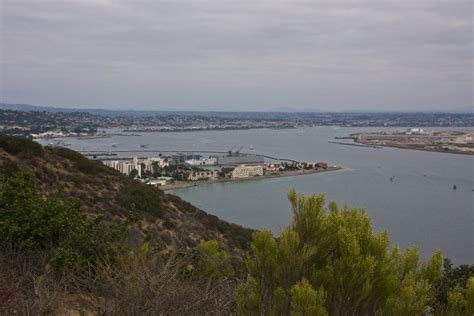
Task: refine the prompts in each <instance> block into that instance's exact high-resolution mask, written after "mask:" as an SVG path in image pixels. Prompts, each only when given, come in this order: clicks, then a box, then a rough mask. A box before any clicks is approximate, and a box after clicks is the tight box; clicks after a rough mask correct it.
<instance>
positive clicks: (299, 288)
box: [237, 190, 442, 315]
mask: <svg viewBox="0 0 474 316" xmlns="http://www.w3.org/2000/svg"><path fill="white" fill-rule="evenodd" d="M289 200H290V202H291V205H292V208H293V214H294V218H293V221H292V223H291V224H290V226H289V227H287V228H285V229H284V230H283V231H282V232H281V234H280V237H279V239H278V240H276V239H275V238H274V237H273V235H272V233H271V232H270V231H260V232H255V233H254V235H253V241H252V244H251V252H250V253H249V254H248V255H247V257H246V266H247V269H248V278H247V281H246V282H244V283H243V284H242V285H241V286H240V287H239V289H238V296H237V304H238V310H239V312H240V313H241V314H244V315H273V314H275V313H277V314H279V315H289V314H292V315H306V314H308V315H310V314H311V315H313V314H315V315H321V314H324V313H325V312H327V313H328V314H329V315H375V314H384V315H419V314H422V313H424V312H427V311H428V310H429V309H430V304H431V302H432V299H433V297H434V284H435V283H436V282H437V281H438V280H439V279H440V278H441V265H442V256H441V253H440V252H439V251H437V252H436V253H435V254H434V255H433V257H432V258H431V259H430V260H429V261H428V262H426V263H422V262H420V259H419V253H418V250H417V249H416V248H414V247H409V248H407V249H406V250H405V251H404V252H400V251H399V249H398V248H396V247H391V246H390V243H389V240H388V236H387V233H386V232H380V233H373V231H372V225H371V222H370V219H369V217H368V216H367V214H366V213H365V212H364V211H362V210H360V209H353V208H349V207H347V206H346V207H343V208H340V207H339V206H338V205H337V204H336V203H334V202H332V203H330V204H329V206H328V207H327V206H326V203H325V199H324V196H323V195H311V196H309V197H305V196H303V195H300V196H298V195H297V194H296V192H295V191H294V190H293V191H291V192H290V194H289ZM309 301H311V302H309ZM303 302H306V303H304V304H303ZM310 303H311V305H310ZM303 305H305V306H306V307H307V308H310V309H311V310H312V311H313V312H309V311H308V310H307V309H305V308H303V307H304V306H303Z"/></svg>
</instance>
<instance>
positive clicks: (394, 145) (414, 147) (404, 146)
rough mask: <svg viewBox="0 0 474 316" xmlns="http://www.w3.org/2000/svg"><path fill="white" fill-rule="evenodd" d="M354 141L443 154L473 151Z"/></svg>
mask: <svg viewBox="0 0 474 316" xmlns="http://www.w3.org/2000/svg"><path fill="white" fill-rule="evenodd" d="M354 143H356V144H361V145H365V146H366V147H373V148H384V147H385V148H397V149H407V150H417V151H427V152H434V153H444V154H454V155H467V156H473V155H474V152H473V151H463V150H443V149H440V148H426V147H417V146H410V145H399V144H377V145H376V146H378V147H375V145H374V144H371V143H365V142H361V141H356V140H354Z"/></svg>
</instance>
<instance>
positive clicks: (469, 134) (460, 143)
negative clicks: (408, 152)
mask: <svg viewBox="0 0 474 316" xmlns="http://www.w3.org/2000/svg"><path fill="white" fill-rule="evenodd" d="M347 138H349V139H353V140H354V142H356V143H359V144H364V145H367V146H383V147H395V148H402V149H415V150H425V151H435V152H444V153H452V154H466V155H474V141H473V139H474V131H472V130H471V131H469V130H465V131H461V130H456V131H454V130H450V131H447V130H445V131H432V130H424V129H422V128H410V129H408V130H406V131H402V132H400V131H395V132H392V131H391V132H387V131H385V132H373V133H356V134H351V135H350V136H349V137H347Z"/></svg>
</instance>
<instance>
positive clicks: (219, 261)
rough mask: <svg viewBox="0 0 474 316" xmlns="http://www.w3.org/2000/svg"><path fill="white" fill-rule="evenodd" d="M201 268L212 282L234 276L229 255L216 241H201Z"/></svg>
mask: <svg viewBox="0 0 474 316" xmlns="http://www.w3.org/2000/svg"><path fill="white" fill-rule="evenodd" d="M199 253H200V256H201V257H200V260H199V267H200V270H201V272H203V273H204V274H205V275H207V276H208V277H209V280H210V281H211V282H217V281H220V280H222V279H224V278H227V277H231V276H232V275H233V271H234V270H233V268H232V265H231V264H230V259H229V255H228V254H227V252H226V251H225V250H222V249H220V248H219V244H218V242H217V241H216V240H209V241H201V243H200V244H199Z"/></svg>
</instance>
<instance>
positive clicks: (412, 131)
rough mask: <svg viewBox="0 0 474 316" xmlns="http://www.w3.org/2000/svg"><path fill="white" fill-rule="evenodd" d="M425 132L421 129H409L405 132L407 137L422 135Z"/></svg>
mask: <svg viewBox="0 0 474 316" xmlns="http://www.w3.org/2000/svg"><path fill="white" fill-rule="evenodd" d="M424 132H425V131H424V130H423V129H422V128H409V129H408V130H407V131H406V134H407V135H413V134H423V133H424Z"/></svg>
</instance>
